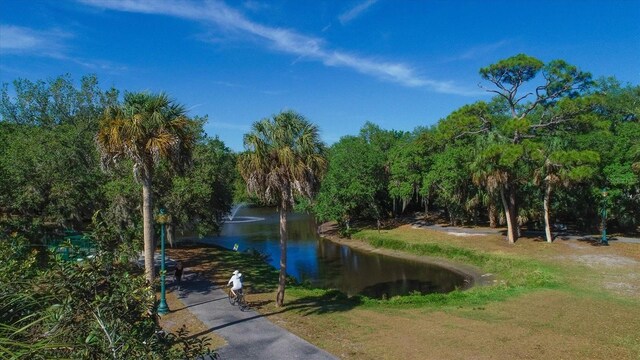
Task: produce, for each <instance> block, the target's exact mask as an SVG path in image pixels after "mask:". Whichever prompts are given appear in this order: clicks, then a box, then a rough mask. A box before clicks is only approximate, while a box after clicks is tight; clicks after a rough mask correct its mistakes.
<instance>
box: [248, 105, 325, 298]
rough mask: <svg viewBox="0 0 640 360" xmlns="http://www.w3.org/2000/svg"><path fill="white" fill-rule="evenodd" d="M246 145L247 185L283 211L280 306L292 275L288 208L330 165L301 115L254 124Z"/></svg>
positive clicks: (315, 185) (280, 116)
mask: <svg viewBox="0 0 640 360" xmlns="http://www.w3.org/2000/svg"><path fill="white" fill-rule="evenodd" d="M244 146H245V149H246V151H245V152H244V153H242V154H241V155H240V157H239V158H238V169H239V171H240V174H241V175H242V177H243V178H244V179H245V181H246V183H247V191H248V192H249V193H250V194H255V195H256V196H257V197H258V198H259V199H261V200H262V201H264V202H266V203H269V204H274V205H277V206H278V210H279V213H280V276H279V278H278V293H277V296H276V306H283V305H284V290H285V280H286V275H287V213H288V212H289V211H290V210H291V208H292V206H293V204H294V201H295V197H296V196H303V197H306V198H312V197H313V196H314V195H315V193H316V191H317V189H318V187H319V180H320V178H321V177H322V176H323V175H324V173H325V171H326V168H327V160H326V157H325V146H324V144H323V143H322V141H320V136H319V134H318V128H317V127H316V126H315V125H314V124H311V123H310V122H308V121H307V120H306V119H305V118H304V117H303V116H302V115H300V114H297V113H295V112H293V111H285V112H282V113H280V114H278V115H275V116H273V118H271V119H263V120H261V121H257V122H255V123H254V124H253V127H252V129H251V131H250V132H249V133H248V134H245V135H244Z"/></svg>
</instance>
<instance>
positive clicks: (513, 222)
mask: <svg viewBox="0 0 640 360" xmlns="http://www.w3.org/2000/svg"><path fill="white" fill-rule="evenodd" d="M507 190H508V191H509V197H507V196H506V194H505V193H504V192H505V189H504V188H501V189H500V197H501V198H502V205H503V207H504V211H505V218H506V220H507V239H508V241H509V244H515V242H516V240H517V239H518V229H517V227H518V219H517V216H516V206H515V194H514V191H513V190H511V189H507Z"/></svg>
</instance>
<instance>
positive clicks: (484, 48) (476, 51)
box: [451, 40, 509, 60]
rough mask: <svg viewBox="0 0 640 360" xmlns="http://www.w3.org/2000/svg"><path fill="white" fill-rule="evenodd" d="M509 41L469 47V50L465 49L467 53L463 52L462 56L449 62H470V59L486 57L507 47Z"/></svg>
mask: <svg viewBox="0 0 640 360" xmlns="http://www.w3.org/2000/svg"><path fill="white" fill-rule="evenodd" d="M508 44H509V41H508V40H500V41H497V42H494V43H491V44H481V45H477V46H474V47H471V48H469V49H467V51H465V52H463V53H462V54H460V55H458V56H455V57H454V58H452V59H451V60H470V59H476V58H478V57H480V56H483V55H486V54H490V53H492V52H494V51H496V50H498V49H500V48H502V47H504V46H505V45H508Z"/></svg>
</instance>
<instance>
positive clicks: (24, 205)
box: [0, 76, 237, 359]
mask: <svg viewBox="0 0 640 360" xmlns="http://www.w3.org/2000/svg"><path fill="white" fill-rule="evenodd" d="M118 94H119V92H118V91H116V90H114V89H111V90H108V91H103V90H102V89H100V87H99V86H98V82H97V79H96V78H95V77H93V76H88V77H85V78H83V79H82V80H81V82H80V86H79V87H76V86H75V85H74V83H73V81H72V80H71V79H70V78H69V77H59V78H55V79H52V80H50V81H37V82H31V81H29V80H16V81H14V83H13V87H12V88H10V87H9V85H8V84H4V85H3V88H2V93H1V99H0V115H1V118H0V173H2V176H0V297H2V298H1V299H0V304H1V306H2V312H3V314H2V316H3V317H2V319H1V321H0V332H1V334H0V351H1V352H0V354H1V356H0V357H2V358H11V357H10V356H9V355H11V356H14V358H118V359H120V358H123V359H124V358H192V357H195V355H197V353H198V352H202V351H204V350H205V347H203V346H201V345H202V344H200V345H199V344H197V342H194V341H193V340H189V341H187V342H184V341H183V340H185V339H184V338H185V337H186V334H184V332H181V333H180V334H179V335H178V337H182V338H181V339H180V341H182V343H183V344H185V346H186V347H184V348H183V349H182V350H177V349H178V348H172V346H173V344H175V343H176V341H178V338H176V335H167V336H168V337H167V336H165V335H162V334H160V333H156V331H157V330H160V329H159V328H158V326H157V325H156V324H155V321H154V318H153V316H152V314H153V313H154V302H155V296H154V290H153V287H152V286H150V285H148V283H146V282H145V279H144V276H142V275H141V274H140V273H139V272H140V271H139V270H138V269H136V268H133V267H132V266H131V264H130V263H129V262H128V261H123V262H121V261H120V255H122V256H124V258H126V259H128V258H129V256H133V254H134V253H135V252H137V251H139V250H140V248H141V244H142V241H141V240H142V228H143V227H142V211H141V209H142V197H141V196H140V195H141V194H140V193H141V192H140V189H141V186H140V184H139V182H138V181H139V180H141V179H140V177H139V176H136V175H141V174H142V173H144V172H145V171H149V170H150V171H151V172H153V174H154V176H155V180H156V181H155V182H154V183H153V185H152V186H151V187H150V191H151V192H152V194H153V198H155V199H156V200H157V201H156V202H155V203H153V207H152V208H151V210H152V211H153V212H157V211H158V209H159V208H161V207H165V208H167V209H168V210H169V211H171V212H172V213H173V214H174V216H173V222H172V224H171V227H172V229H174V230H176V231H183V230H187V231H192V230H196V231H198V232H199V233H211V232H215V231H217V230H218V229H219V227H220V226H221V222H222V217H223V215H224V214H225V213H226V212H228V210H229V208H230V207H231V204H232V195H233V186H234V178H236V176H237V175H236V170H235V157H234V155H233V154H232V153H231V151H230V150H229V149H228V148H226V147H225V146H224V144H223V143H222V142H221V141H219V140H218V139H214V138H209V137H206V136H204V135H203V130H202V124H203V123H204V121H205V119H199V118H195V119H187V118H180V119H176V118H175V117H174V122H173V123H172V125H176V126H180V125H185V126H182V127H181V128H180V129H178V131H182V130H184V131H185V132H186V133H188V134H189V136H191V139H190V143H189V144H187V143H182V145H180V146H183V148H182V149H176V148H175V147H171V146H169V147H162V146H161V145H163V143H164V144H168V143H171V144H174V143H175V141H173V140H172V139H171V138H170V135H169V134H168V133H167V132H164V130H166V127H164V128H162V129H160V131H159V132H157V133H156V134H158V138H156V139H155V140H153V141H154V142H153V143H152V144H151V145H149V144H146V145H149V147H148V149H151V154H150V158H149V159H147V160H150V161H152V162H153V164H152V165H153V168H151V167H150V165H151V164H149V163H142V164H140V163H138V165H139V166H140V165H142V166H143V167H145V166H146V168H145V169H144V170H142V172H141V168H140V167H136V162H135V160H136V159H137V155H139V154H137V155H136V153H135V151H134V148H133V147H131V148H128V149H124V151H125V152H127V151H128V153H129V155H133V158H131V157H130V158H129V159H126V156H125V157H124V158H121V157H120V155H124V154H122V153H121V154H116V152H117V151H115V148H109V150H113V151H103V155H113V156H105V158H104V160H109V161H111V160H119V161H118V162H117V163H116V164H113V166H110V169H109V170H110V171H109V172H104V171H103V169H102V168H101V164H100V152H99V151H98V148H97V146H96V134H97V133H98V131H99V129H100V120H101V119H103V120H105V119H111V120H114V118H115V119H116V122H117V121H122V122H121V123H120V125H126V120H131V123H138V124H142V126H146V125H145V124H147V123H149V122H151V123H153V122H158V121H160V122H161V121H162V120H163V119H161V117H153V116H150V118H151V119H149V120H150V121H142V120H143V119H141V118H140V117H137V116H138V115H140V114H141V113H144V111H147V110H148V109H146V108H145V109H142V110H140V109H138V110H140V111H137V112H136V111H133V110H135V109H132V108H133V107H136V106H138V107H143V105H144V104H145V103H147V102H145V101H137V100H141V99H142V100H144V98H146V97H148V96H147V95H146V94H128V95H127V99H129V100H130V101H129V106H123V105H122V103H121V102H120V98H119V96H118ZM127 99H125V100H127ZM160 100H162V99H160ZM107 109H109V111H106V112H105V110H107ZM170 110H171V109H170ZM174 110H175V109H174ZM121 111H122V112H121ZM134 113H135V114H138V115H134ZM105 114H106V115H107V116H106V118H105ZM117 114H121V115H126V116H122V117H118V116H113V117H109V115H117ZM127 114H129V115H131V116H129V115H127ZM141 116H142V117H144V116H145V115H144V114H142V115H141ZM181 121H182V122H181ZM148 125H149V127H150V128H151V127H153V126H151V125H153V124H148ZM157 128H158V127H156V129H157ZM130 129H132V127H130ZM111 130H114V131H116V132H119V135H120V136H115V137H114V139H112V140H113V141H107V143H108V144H107V145H108V146H114V145H117V142H118V141H120V142H121V144H122V142H126V141H128V140H127V139H129V140H130V139H131V137H128V136H125V135H126V134H125V133H124V132H123V131H125V129H124V127H117V126H114V127H112V128H111ZM134 130H135V129H134ZM103 135H104V134H103ZM116 140H118V141H116ZM128 144H129V145H133V142H129V143H128ZM103 145H105V143H103ZM136 145H140V146H142V147H144V148H146V145H145V144H142V145H141V144H136ZM187 146H188V147H189V149H186V147H187ZM138 149H140V148H138ZM103 150H105V149H104V148H103ZM181 150H189V151H181ZM161 155H162V156H161ZM164 155H166V156H164ZM176 155H177V156H179V157H178V158H177V159H176V160H177V161H174V162H171V161H167V159H169V158H171V157H172V156H176ZM183 155H186V156H183ZM191 155H192V156H191ZM132 169H134V171H133V172H132V171H131V170H132ZM170 170H181V171H179V172H176V171H170ZM95 214H97V216H98V218H99V219H100V221H99V224H100V225H99V226H98V225H96V223H95V222H93V221H92V217H94V215H95ZM70 228H71V229H76V230H81V231H84V232H92V233H93V234H94V237H93V239H94V241H96V242H98V243H97V246H98V249H99V255H98V256H97V257H96V258H95V259H94V260H92V261H84V262H82V263H78V264H69V263H64V262H60V261H59V260H57V259H55V258H50V257H49V255H48V254H47V252H46V248H45V247H44V246H43V245H44V244H45V242H46V240H47V239H50V238H52V237H53V238H56V237H58V238H59V237H61V236H62V233H63V230H66V229H70ZM151 235H152V236H153V235H154V234H151ZM155 236H157V234H155ZM124 249H128V251H126V252H125V251H124ZM152 250H153V249H152ZM170 348H171V350H169V349H170ZM180 352H182V355H180Z"/></svg>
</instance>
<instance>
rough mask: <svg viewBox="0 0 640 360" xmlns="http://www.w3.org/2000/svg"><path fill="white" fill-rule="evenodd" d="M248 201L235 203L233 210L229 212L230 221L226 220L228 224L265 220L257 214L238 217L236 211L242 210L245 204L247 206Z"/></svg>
mask: <svg viewBox="0 0 640 360" xmlns="http://www.w3.org/2000/svg"><path fill="white" fill-rule="evenodd" d="M245 205H246V203H239V204H236V205H234V206H233V207H232V208H231V211H230V212H229V215H228V218H229V220H228V221H225V223H227V224H239V223H247V222H254V221H261V220H264V218H261V217H257V216H238V217H236V213H237V212H238V210H240V209H241V208H242V207H243V206H245Z"/></svg>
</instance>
